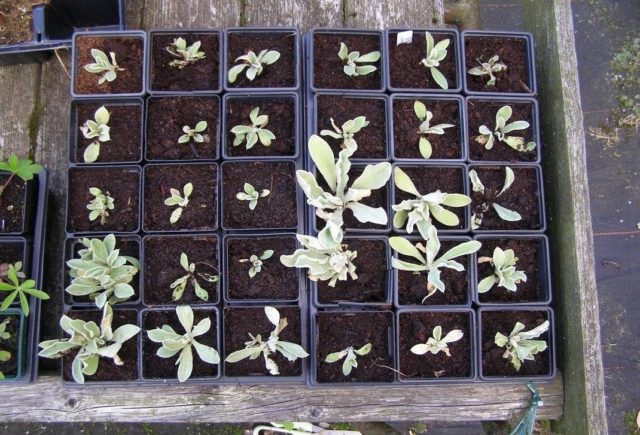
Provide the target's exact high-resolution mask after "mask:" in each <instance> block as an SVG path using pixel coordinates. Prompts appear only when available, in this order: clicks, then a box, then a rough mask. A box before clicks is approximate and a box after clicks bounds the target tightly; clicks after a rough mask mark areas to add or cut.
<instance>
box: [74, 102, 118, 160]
mask: <svg viewBox="0 0 640 435" xmlns="http://www.w3.org/2000/svg"><path fill="white" fill-rule="evenodd" d="M93 117H94V119H87V120H86V121H85V123H84V125H82V126H81V127H80V131H81V132H82V135H83V136H84V137H85V138H86V139H93V138H97V139H96V140H95V141H93V142H91V143H90V144H89V145H88V146H87V148H86V149H85V150H84V156H83V157H84V162H85V163H93V162H95V161H96V160H98V157H99V156H100V142H107V141H110V140H111V136H110V135H109V130H110V129H111V127H109V125H108V124H109V111H108V110H107V108H106V107H104V106H102V107H100V108H99V109H98V110H96V112H95V113H94V115H93Z"/></svg>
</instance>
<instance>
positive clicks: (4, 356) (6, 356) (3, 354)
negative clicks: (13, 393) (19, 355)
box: [0, 318, 11, 381]
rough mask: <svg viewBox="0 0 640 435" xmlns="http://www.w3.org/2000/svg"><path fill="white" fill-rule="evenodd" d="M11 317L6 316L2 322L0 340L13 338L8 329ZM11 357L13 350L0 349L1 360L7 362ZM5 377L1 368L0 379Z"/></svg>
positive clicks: (0, 324)
mask: <svg viewBox="0 0 640 435" xmlns="http://www.w3.org/2000/svg"><path fill="white" fill-rule="evenodd" d="M9 320H10V319H9V318H6V319H4V320H3V321H2V323H0V341H3V340H5V341H6V340H8V339H10V338H11V334H10V333H9V332H8V331H7V325H8V324H9ZM10 359H11V352H9V351H7V350H2V349H0V362H7V361H9V360H10ZM3 379H4V373H2V371H1V370H0V381H1V380H3Z"/></svg>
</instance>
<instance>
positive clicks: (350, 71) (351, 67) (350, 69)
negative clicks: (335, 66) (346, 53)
mask: <svg viewBox="0 0 640 435" xmlns="http://www.w3.org/2000/svg"><path fill="white" fill-rule="evenodd" d="M342 71H344V73H345V74H346V75H348V76H353V75H355V74H356V65H355V64H354V63H350V64H348V65H345V66H343V67H342Z"/></svg>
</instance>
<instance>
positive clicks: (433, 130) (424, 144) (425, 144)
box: [413, 100, 455, 159]
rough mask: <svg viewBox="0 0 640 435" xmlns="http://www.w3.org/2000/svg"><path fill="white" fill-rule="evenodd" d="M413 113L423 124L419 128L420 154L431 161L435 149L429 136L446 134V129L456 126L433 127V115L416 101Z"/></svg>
mask: <svg viewBox="0 0 640 435" xmlns="http://www.w3.org/2000/svg"><path fill="white" fill-rule="evenodd" d="M413 111H414V112H415V114H416V116H417V117H418V119H419V120H420V122H421V124H420V127H419V128H418V131H419V133H420V141H419V142H418V146H419V147H420V154H421V155H422V157H424V158H425V159H430V158H431V154H432V153H433V148H432V146H431V142H429V139H427V135H429V134H444V129H445V128H451V127H455V126H454V125H453V124H438V125H431V120H432V119H433V113H431V112H430V111H428V110H427V106H425V105H424V103H422V102H421V101H418V100H416V101H415V102H414V103H413Z"/></svg>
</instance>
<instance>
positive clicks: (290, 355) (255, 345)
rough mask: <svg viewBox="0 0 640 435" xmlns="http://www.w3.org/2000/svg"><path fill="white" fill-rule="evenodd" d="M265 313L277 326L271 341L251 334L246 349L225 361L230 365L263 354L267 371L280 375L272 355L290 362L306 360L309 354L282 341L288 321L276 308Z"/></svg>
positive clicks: (265, 310) (296, 346)
mask: <svg viewBox="0 0 640 435" xmlns="http://www.w3.org/2000/svg"><path fill="white" fill-rule="evenodd" d="M264 313H265V314H266V316H267V318H268V319H269V322H271V324H273V325H274V326H275V329H274V330H273V331H271V334H270V335H269V339H268V340H267V341H262V336H261V335H260V334H257V335H255V336H254V335H253V334H251V333H250V334H249V337H250V338H251V340H249V341H247V342H245V343H244V346H245V347H244V349H240V350H237V351H235V352H232V353H230V354H229V356H227V358H226V359H225V361H226V362H228V363H235V362H238V361H242V360H243V359H246V358H249V359H252V360H253V359H256V358H258V357H259V356H260V354H262V356H263V357H264V364H265V367H266V368H267V370H268V371H269V373H270V374H272V375H279V374H280V370H279V368H278V365H277V364H276V362H275V361H274V360H273V358H271V354H275V353H277V352H280V354H282V356H284V357H285V358H287V360H289V361H295V360H297V359H298V358H306V357H308V356H309V354H308V353H307V352H306V351H305V350H304V348H303V347H302V346H300V345H299V344H295V343H290V342H288V341H283V340H280V333H281V332H282V331H283V330H284V328H286V327H287V319H286V318H280V313H279V312H278V310H277V309H276V308H274V307H264Z"/></svg>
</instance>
